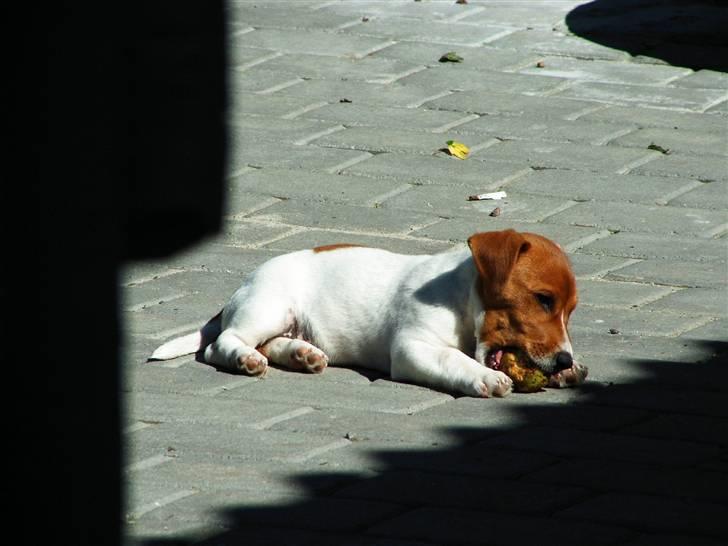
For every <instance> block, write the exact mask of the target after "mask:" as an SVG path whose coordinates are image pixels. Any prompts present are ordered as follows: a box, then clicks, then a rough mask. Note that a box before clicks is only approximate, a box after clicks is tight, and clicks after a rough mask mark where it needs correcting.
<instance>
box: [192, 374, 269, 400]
mask: <svg viewBox="0 0 728 546" xmlns="http://www.w3.org/2000/svg"><path fill="white" fill-rule="evenodd" d="M259 379H260V378H259V377H247V376H246V377H243V378H241V379H237V380H235V381H230V382H229V383H225V384H224V385H218V386H216V387H210V388H209V389H200V390H196V391H193V394H196V395H198V396H217V395H218V394H220V393H223V392H227V391H231V390H234V389H239V388H240V387H246V386H248V385H252V384H254V383H257V382H258V381H259Z"/></svg>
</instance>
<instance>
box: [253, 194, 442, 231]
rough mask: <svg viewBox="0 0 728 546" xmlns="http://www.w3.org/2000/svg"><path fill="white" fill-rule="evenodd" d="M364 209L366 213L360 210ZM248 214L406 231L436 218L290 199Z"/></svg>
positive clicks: (306, 223)
mask: <svg viewBox="0 0 728 546" xmlns="http://www.w3.org/2000/svg"><path fill="white" fill-rule="evenodd" d="M365 212H366V214H364V213H365ZM250 218H252V219H254V220H256V221H260V222H274V223H284V224H289V225H294V226H305V227H311V228H319V229H322V228H329V229H337V230H341V229H347V230H352V231H364V232H369V233H382V234H386V233H399V234H407V233H409V232H410V231H414V230H415V229H418V228H419V227H421V226H423V225H428V224H431V223H433V222H436V221H438V216H437V215H436V214H431V215H425V214H421V213H417V212H405V211H395V210H391V209H384V208H381V207H380V208H376V207H373V206H372V207H355V206H351V205H341V206H338V207H336V208H335V209H333V208H332V207H329V206H326V205H325V204H320V203H314V202H307V203H299V202H297V201H293V200H287V201H282V202H280V203H278V204H276V205H273V206H270V207H268V208H266V209H264V210H262V211H261V212H260V213H255V214H253V215H252V216H250Z"/></svg>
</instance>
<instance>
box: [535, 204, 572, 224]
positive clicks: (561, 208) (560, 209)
mask: <svg viewBox="0 0 728 546" xmlns="http://www.w3.org/2000/svg"><path fill="white" fill-rule="evenodd" d="M578 204H579V202H578V201H567V202H566V203H563V204H562V205H559V206H558V207H556V208H554V209H552V210H550V211H549V212H547V213H546V214H544V215H543V216H541V217H540V218H537V219H536V222H543V221H544V220H547V219H549V218H551V217H552V216H556V215H557V214H559V213H560V212H564V211H565V210H569V209H571V208H574V207H575V206H577V205H578Z"/></svg>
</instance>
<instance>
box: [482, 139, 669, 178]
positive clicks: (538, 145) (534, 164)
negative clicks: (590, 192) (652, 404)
mask: <svg viewBox="0 0 728 546" xmlns="http://www.w3.org/2000/svg"><path fill="white" fill-rule="evenodd" d="M657 153H658V152H652V151H650V150H635V149H631V148H618V147H616V146H587V145H584V144H573V143H568V144H565V143H558V142H538V141H527V140H511V141H505V142H500V143H498V144H496V145H495V146H490V147H488V148H486V149H484V150H482V151H480V152H479V153H478V154H477V155H474V156H473V159H478V160H483V161H488V160H491V159H494V160H496V161H507V162H511V163H515V164H517V165H520V166H523V167H531V168H532V169H573V170H579V171H595V172H612V173H616V172H617V171H619V170H621V169H623V168H624V167H625V166H626V165H629V164H632V163H634V162H636V161H641V160H643V159H646V158H649V157H650V156H651V155H654V154H657ZM660 155H662V154H660Z"/></svg>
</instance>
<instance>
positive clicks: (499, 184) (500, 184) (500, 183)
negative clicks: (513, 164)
mask: <svg viewBox="0 0 728 546" xmlns="http://www.w3.org/2000/svg"><path fill="white" fill-rule="evenodd" d="M532 171H533V169H531V168H530V167H526V168H525V169H521V170H520V171H516V172H515V173H513V174H509V175H508V176H504V177H503V178H500V179H498V180H496V181H494V182H493V183H492V184H489V185H486V187H487V188H488V189H491V188H499V189H500V188H504V187H506V186H508V185H509V184H510V183H511V182H515V181H516V180H518V179H519V178H522V177H524V176H526V175H527V174H530V173H531V172H532Z"/></svg>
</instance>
